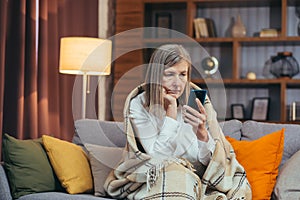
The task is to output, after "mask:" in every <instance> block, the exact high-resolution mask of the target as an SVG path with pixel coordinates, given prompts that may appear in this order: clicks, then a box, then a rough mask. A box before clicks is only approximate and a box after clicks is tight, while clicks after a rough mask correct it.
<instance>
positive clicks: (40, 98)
mask: <svg viewBox="0 0 300 200" xmlns="http://www.w3.org/2000/svg"><path fill="white" fill-rule="evenodd" d="M0 2H1V8H0V9H1V10H0V15H1V18H0V25H1V30H0V32H1V38H0V39H1V42H0V129H1V130H2V134H4V133H8V134H10V135H12V136H14V137H16V138H19V139H29V138H38V137H40V136H41V135H43V134H47V135H52V136H55V137H58V138H61V139H65V140H68V141H70V140H71V139H72V137H73V134H74V121H73V115H72V90H73V84H74V79H75V77H74V76H72V75H62V74H59V72H58V64H59V44H60V38H61V37H65V36H86V37H98V0H88V1H87V0H9V1H7V0H0ZM37 9H38V11H37ZM2 134H0V139H1V141H2ZM0 146H1V145H0ZM0 153H1V149H0Z"/></svg>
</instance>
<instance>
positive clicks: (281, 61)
mask: <svg viewBox="0 0 300 200" xmlns="http://www.w3.org/2000/svg"><path fill="white" fill-rule="evenodd" d="M271 61H272V63H271V66H270V73H271V74H273V75H274V76H275V77H277V78H281V77H288V78H292V77H293V76H295V75H297V74H298V73H299V64H298V62H297V60H296V59H295V58H294V56H293V53H292V52H288V51H285V52H278V53H277V56H272V57H271Z"/></svg>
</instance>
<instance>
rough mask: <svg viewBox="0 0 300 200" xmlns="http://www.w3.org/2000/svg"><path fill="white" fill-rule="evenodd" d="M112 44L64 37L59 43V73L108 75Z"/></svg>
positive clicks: (97, 39)
mask: <svg viewBox="0 0 300 200" xmlns="http://www.w3.org/2000/svg"><path fill="white" fill-rule="evenodd" d="M111 52H112V42H111V41H110V40H106V39H100V38H89V37H64V38H61V42H60V59H59V72H60V73H64V74H87V75H109V74H110V68H111V67H110V66H111Z"/></svg>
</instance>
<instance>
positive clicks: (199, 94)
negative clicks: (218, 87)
mask: <svg viewBox="0 0 300 200" xmlns="http://www.w3.org/2000/svg"><path fill="white" fill-rule="evenodd" d="M206 94H207V90H203V89H202V90H195V89H193V90H191V92H190V96H189V100H188V105H189V106H190V107H192V108H194V109H195V110H198V111H199V108H198V105H197V103H196V98H198V99H199V100H200V102H201V103H202V105H204V101H205V98H206Z"/></svg>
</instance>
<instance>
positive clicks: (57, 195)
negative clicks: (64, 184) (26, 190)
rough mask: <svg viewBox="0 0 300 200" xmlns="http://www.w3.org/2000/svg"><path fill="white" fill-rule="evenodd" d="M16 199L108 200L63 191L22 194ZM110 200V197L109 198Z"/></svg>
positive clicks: (107, 199)
mask: <svg viewBox="0 0 300 200" xmlns="http://www.w3.org/2000/svg"><path fill="white" fill-rule="evenodd" d="M18 200H109V198H101V197H96V196H94V195H92V194H67V193H63V192H44V193H36V194H29V195H25V196H22V197H21V198H19V199H18ZM110 200H111V199H110Z"/></svg>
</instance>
